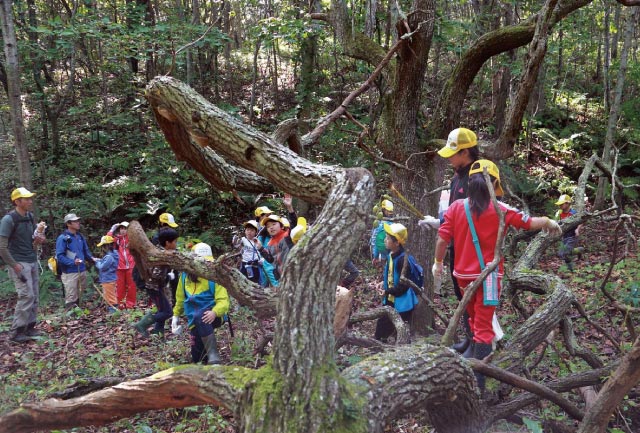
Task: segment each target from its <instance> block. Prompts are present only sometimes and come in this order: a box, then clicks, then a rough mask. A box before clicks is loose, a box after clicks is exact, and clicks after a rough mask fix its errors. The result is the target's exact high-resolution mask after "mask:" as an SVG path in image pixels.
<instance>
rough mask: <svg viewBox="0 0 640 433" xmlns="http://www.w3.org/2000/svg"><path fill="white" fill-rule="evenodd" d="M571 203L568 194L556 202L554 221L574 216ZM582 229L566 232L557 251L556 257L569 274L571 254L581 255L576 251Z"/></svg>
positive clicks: (579, 227)
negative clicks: (562, 261)
mask: <svg viewBox="0 0 640 433" xmlns="http://www.w3.org/2000/svg"><path fill="white" fill-rule="evenodd" d="M572 203H573V199H572V198H571V196H570V195H568V194H562V195H561V196H560V197H559V198H558V201H556V206H558V207H559V209H558V211H557V212H556V215H555V219H556V221H562V220H563V219H565V218H569V217H571V216H573V215H575V214H576V211H575V209H572V208H571V204H572ZM581 229H582V225H579V226H578V227H576V228H574V229H571V230H567V231H566V232H564V234H563V235H562V246H561V247H560V251H558V256H560V258H561V259H562V260H564V262H565V263H566V264H567V269H569V272H573V254H574V252H575V253H577V254H580V253H581V250H580V249H578V236H580V230H581Z"/></svg>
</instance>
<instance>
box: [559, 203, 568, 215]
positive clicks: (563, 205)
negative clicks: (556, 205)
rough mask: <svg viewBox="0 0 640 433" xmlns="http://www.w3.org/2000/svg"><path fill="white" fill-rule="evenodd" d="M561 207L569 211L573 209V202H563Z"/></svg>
mask: <svg viewBox="0 0 640 433" xmlns="http://www.w3.org/2000/svg"><path fill="white" fill-rule="evenodd" d="M560 209H562V212H565V213H566V212H569V210H570V209H571V203H562V204H561V205H560Z"/></svg>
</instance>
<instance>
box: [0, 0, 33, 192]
mask: <svg viewBox="0 0 640 433" xmlns="http://www.w3.org/2000/svg"><path fill="white" fill-rule="evenodd" d="M0 20H1V21H2V22H1V24H2V40H3V42H4V57H5V71H6V76H7V99H8V100H9V111H10V113H11V127H12V130H13V141H14V143H13V144H14V147H15V149H16V160H17V164H16V165H17V166H18V175H19V177H20V184H21V185H22V186H24V187H25V188H28V189H32V188H33V180H32V173H31V165H30V164H29V143H27V135H26V133H25V129H24V122H23V120H22V99H21V98H22V90H21V88H20V60H19V58H18V40H17V39H16V31H15V27H14V25H13V1H11V0H3V1H2V4H1V5H0Z"/></svg>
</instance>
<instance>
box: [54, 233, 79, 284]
mask: <svg viewBox="0 0 640 433" xmlns="http://www.w3.org/2000/svg"><path fill="white" fill-rule="evenodd" d="M80 236H82V235H80ZM64 241H65V242H66V244H67V246H66V248H65V250H66V249H67V248H69V243H70V242H71V237H70V236H69V235H67V236H66V237H65V238H64ZM47 267H48V268H49V269H50V270H51V272H53V275H55V276H56V278H57V279H61V278H62V266H59V264H58V259H57V258H56V256H52V257H49V260H47Z"/></svg>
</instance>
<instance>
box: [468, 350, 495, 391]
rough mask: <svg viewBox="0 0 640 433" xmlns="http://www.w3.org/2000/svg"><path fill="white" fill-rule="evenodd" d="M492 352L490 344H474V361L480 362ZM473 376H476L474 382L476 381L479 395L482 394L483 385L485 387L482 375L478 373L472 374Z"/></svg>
mask: <svg viewBox="0 0 640 433" xmlns="http://www.w3.org/2000/svg"><path fill="white" fill-rule="evenodd" d="M492 351H493V346H492V345H491V344H486V343H476V344H475V350H474V353H473V357H474V358H475V359H479V360H480V361H482V360H483V359H484V358H486V357H487V356H489V355H490V354H491V352H492ZM474 374H475V376H476V380H477V381H478V388H479V389H480V393H481V394H482V393H483V392H484V385H485V377H484V374H481V373H478V372H474Z"/></svg>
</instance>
